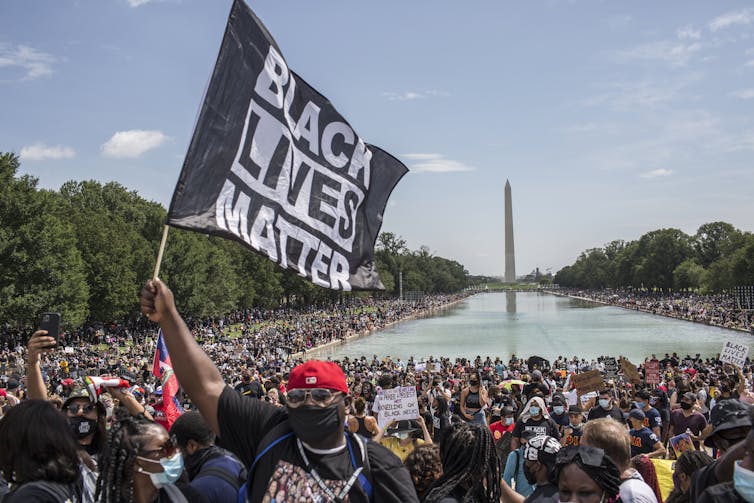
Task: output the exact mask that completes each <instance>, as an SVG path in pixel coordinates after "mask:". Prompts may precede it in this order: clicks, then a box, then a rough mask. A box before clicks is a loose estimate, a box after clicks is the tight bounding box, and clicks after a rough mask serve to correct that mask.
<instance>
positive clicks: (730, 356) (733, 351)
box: [720, 341, 749, 367]
mask: <svg viewBox="0 0 754 503" xmlns="http://www.w3.org/2000/svg"><path fill="white" fill-rule="evenodd" d="M748 354H749V346H747V345H746V344H739V343H737V342H735V341H725V344H723V350H722V351H721V352H720V361H721V362H724V363H730V364H732V365H735V366H737V367H743V366H744V363H745V362H746V355H748Z"/></svg>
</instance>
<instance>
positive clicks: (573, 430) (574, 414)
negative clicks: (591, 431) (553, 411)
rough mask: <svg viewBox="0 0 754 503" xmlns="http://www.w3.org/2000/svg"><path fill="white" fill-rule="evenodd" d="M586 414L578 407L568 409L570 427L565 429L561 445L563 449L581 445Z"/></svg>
mask: <svg viewBox="0 0 754 503" xmlns="http://www.w3.org/2000/svg"><path fill="white" fill-rule="evenodd" d="M583 425H584V413H583V412H582V410H581V407H579V406H578V405H571V406H570V407H568V426H566V427H565V428H564V429H563V438H561V439H560V444H561V445H562V446H563V447H575V446H578V445H579V442H580V440H581V434H582V432H583V429H582V426H583Z"/></svg>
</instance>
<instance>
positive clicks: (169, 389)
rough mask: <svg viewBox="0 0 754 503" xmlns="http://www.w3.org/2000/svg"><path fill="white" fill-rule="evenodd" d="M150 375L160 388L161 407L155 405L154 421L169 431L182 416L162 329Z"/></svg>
mask: <svg viewBox="0 0 754 503" xmlns="http://www.w3.org/2000/svg"><path fill="white" fill-rule="evenodd" d="M152 374H154V376H155V377H156V378H158V379H159V380H160V383H161V386H162V405H161V406H160V405H159V404H158V405H155V418H154V419H155V421H157V422H158V423H160V424H161V425H163V426H164V427H165V429H166V430H168V431H170V427H171V426H173V423H174V422H175V420H176V419H178V416H180V415H181V414H183V407H181V403H180V402H179V401H178V399H177V398H176V396H175V395H176V394H177V393H178V388H179V387H180V384H178V378H177V377H175V374H174V373H173V363H172V362H171V361H170V354H169V353H168V347H167V346H166V345H165V340H164V339H163V337H162V329H160V331H159V332H158V335H157V347H156V348H155V351H154V362H153V364H152Z"/></svg>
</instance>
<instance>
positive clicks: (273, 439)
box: [238, 421, 374, 503]
mask: <svg viewBox="0 0 754 503" xmlns="http://www.w3.org/2000/svg"><path fill="white" fill-rule="evenodd" d="M344 434H345V435H346V445H347V446H348V454H349V455H350V457H351V466H353V467H354V468H356V467H357V466H358V464H357V462H356V457H355V456H354V452H353V451H354V449H353V446H352V445H351V444H352V442H351V440H350V439H351V438H353V440H354V442H353V443H356V444H358V446H359V451H360V453H361V455H362V461H363V465H362V471H361V473H360V474H359V476H358V481H359V483H360V484H361V487H362V489H364V492H365V493H366V495H367V498H368V499H369V502H370V503H372V502H373V501H374V488H373V486H372V480H371V478H372V477H371V470H370V465H369V455H368V453H367V440H366V439H365V438H361V437H360V436H359V435H355V434H353V433H349V432H347V431H346V432H344ZM294 436H295V434H294V433H293V431H292V430H291V426H290V424H289V423H288V421H283V422H281V423H279V424H277V425H276V426H275V427H274V428H272V429H271V430H270V431H268V432H267V434H266V435H265V436H264V437H262V440H261V441H260V442H259V445H258V446H257V455H256V456H255V457H254V461H253V462H252V463H251V466H250V467H249V471H248V473H247V475H246V482H245V483H244V484H243V485H242V486H241V488H240V491H239V493H238V503H247V501H248V500H247V498H246V495H247V490H248V485H249V483H250V482H251V480H252V479H253V478H254V468H256V465H257V463H258V462H259V460H260V459H262V458H263V457H264V456H265V454H267V453H268V452H269V451H270V450H271V449H272V448H273V447H275V446H276V445H278V444H279V443H280V442H282V441H284V440H286V439H288V438H291V437H294Z"/></svg>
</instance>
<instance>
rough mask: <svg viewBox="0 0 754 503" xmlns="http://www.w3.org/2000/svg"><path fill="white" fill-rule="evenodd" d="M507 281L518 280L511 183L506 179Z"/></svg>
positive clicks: (513, 281)
mask: <svg viewBox="0 0 754 503" xmlns="http://www.w3.org/2000/svg"><path fill="white" fill-rule="evenodd" d="M505 282H506V283H515V282H516V255H515V253H514V252H513V202H512V201H511V184H510V182H509V181H508V180H506V181H505Z"/></svg>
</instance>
